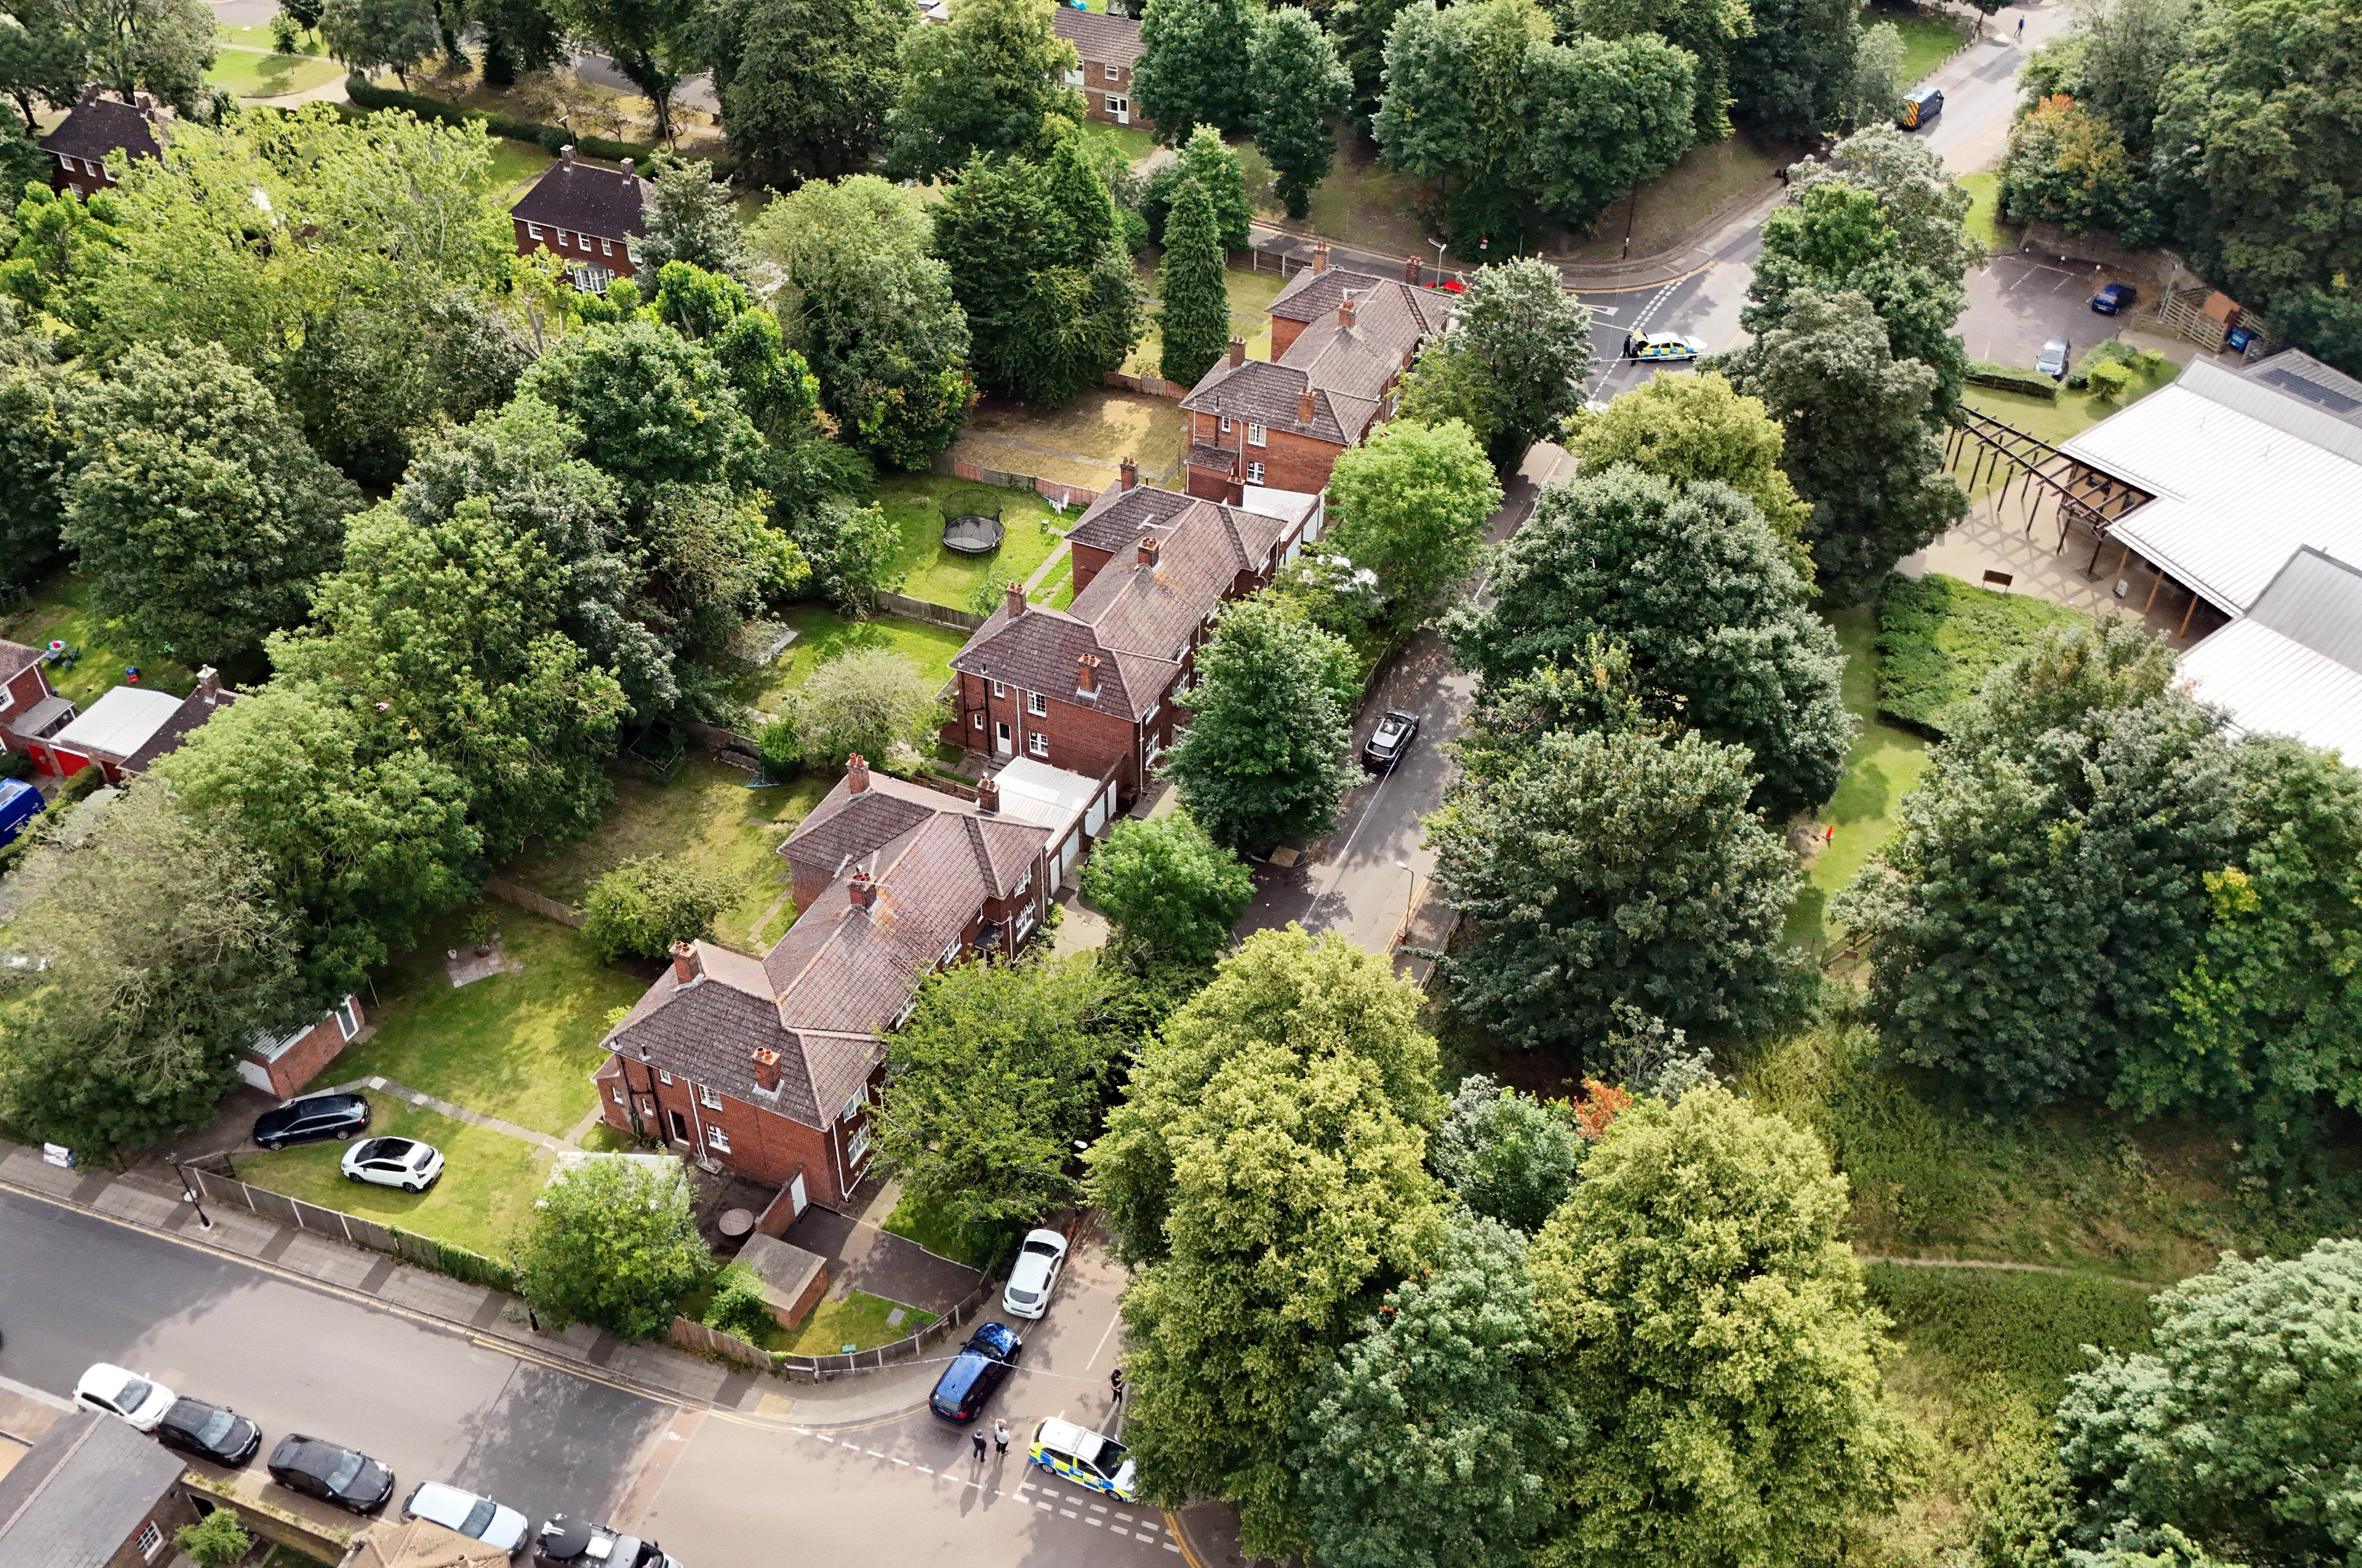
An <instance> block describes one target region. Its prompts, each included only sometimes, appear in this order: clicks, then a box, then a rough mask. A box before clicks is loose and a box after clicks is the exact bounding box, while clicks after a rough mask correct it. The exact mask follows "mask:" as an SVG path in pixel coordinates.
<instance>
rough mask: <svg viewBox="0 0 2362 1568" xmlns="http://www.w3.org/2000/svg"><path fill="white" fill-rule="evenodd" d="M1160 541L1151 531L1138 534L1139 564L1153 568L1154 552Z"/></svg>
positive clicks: (1154, 561)
mask: <svg viewBox="0 0 2362 1568" xmlns="http://www.w3.org/2000/svg"><path fill="white" fill-rule="evenodd" d="M1161 543H1162V542H1161V541H1160V540H1159V539H1158V538H1157V537H1156V535H1154V534H1153V533H1143V534H1142V535H1141V536H1140V564H1141V565H1143V566H1146V567H1149V568H1150V569H1151V570H1153V569H1154V568H1155V565H1156V552H1157V549H1158V547H1159V545H1160V544H1161Z"/></svg>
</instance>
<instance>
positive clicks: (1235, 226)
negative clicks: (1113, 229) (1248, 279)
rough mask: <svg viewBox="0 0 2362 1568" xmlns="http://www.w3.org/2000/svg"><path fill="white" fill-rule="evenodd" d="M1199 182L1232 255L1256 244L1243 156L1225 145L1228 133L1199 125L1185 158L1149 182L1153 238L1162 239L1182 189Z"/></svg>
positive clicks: (1147, 207) (1147, 208)
mask: <svg viewBox="0 0 2362 1568" xmlns="http://www.w3.org/2000/svg"><path fill="white" fill-rule="evenodd" d="M1189 181H1196V182H1197V184H1198V188H1199V189H1200V190H1202V191H1204V192H1206V196H1207V199H1208V200H1209V201H1210V202H1212V203H1214V227H1215V229H1216V231H1217V232H1218V233H1220V236H1222V247H1223V248H1224V249H1226V250H1244V249H1246V248H1247V247H1248V246H1249V245H1250V243H1252V242H1251V239H1250V236H1249V226H1250V225H1252V224H1253V221H1254V204H1253V203H1251V202H1249V201H1248V200H1247V181H1246V176H1245V175H1244V174H1243V173H1242V172H1241V170H1240V169H1239V155H1238V154H1237V153H1235V152H1232V151H1231V149H1230V148H1229V146H1228V145H1227V144H1225V143H1224V142H1223V140H1222V133H1221V132H1220V131H1218V130H1216V129H1215V128H1214V127H1213V126H1198V127H1197V128H1196V129H1195V130H1193V131H1191V132H1190V133H1189V136H1188V139H1187V140H1186V141H1184V142H1182V143H1181V155H1180V156H1179V157H1178V158H1175V159H1173V160H1172V161H1171V162H1169V163H1164V164H1161V165H1159V166H1158V168H1157V170H1156V171H1155V172H1154V173H1153V174H1151V175H1150V176H1149V177H1148V194H1147V197H1146V199H1145V200H1144V201H1143V202H1142V203H1141V212H1142V216H1144V217H1145V218H1146V219H1147V220H1148V225H1149V230H1150V232H1151V234H1152V235H1153V236H1157V237H1160V238H1161V237H1162V236H1163V235H1164V224H1165V221H1166V216H1167V214H1169V213H1170V211H1171V209H1172V206H1173V203H1174V199H1175V197H1176V196H1177V195H1178V194H1179V193H1180V191H1181V187H1182V186H1183V185H1184V184H1186V183H1187V182H1189Z"/></svg>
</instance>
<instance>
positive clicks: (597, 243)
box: [509, 147, 656, 294]
mask: <svg viewBox="0 0 2362 1568" xmlns="http://www.w3.org/2000/svg"><path fill="white" fill-rule="evenodd" d="M655 202H656V187H655V186H653V185H651V184H649V183H648V181H645V180H643V179H641V178H640V177H639V176H638V175H636V174H635V173H633V172H632V160H631V159H628V158H627V159H624V167H623V170H622V172H620V173H619V172H617V171H616V170H612V169H599V168H596V167H594V166H592V165H590V164H588V163H584V162H582V161H580V160H579V159H577V158H576V157H575V156H574V149H573V148H570V147H569V148H560V149H559V151H558V154H557V162H556V163H553V164H551V165H550V166H549V170H548V172H546V173H545V174H544V175H542V177H541V178H540V179H539V180H537V181H534V187H533V189H532V190H530V191H527V192H525V193H524V195H523V196H521V197H519V198H518V199H517V204H516V205H515V206H513V207H512V208H510V209H509V218H510V221H511V222H513V223H514V224H515V225H516V247H517V254H518V255H519V256H531V255H532V254H533V253H534V252H535V251H536V250H548V251H554V252H556V253H557V257H558V258H559V259H560V260H562V261H564V262H565V263H566V264H567V274H566V275H567V276H568V278H569V279H571V280H573V283H574V286H575V287H576V288H577V289H579V290H581V291H583V292H584V293H586V294H602V293H605V292H606V291H607V285H608V284H609V283H612V282H613V281H614V280H616V279H618V278H632V277H636V276H638V274H639V270H640V257H639V244H640V241H641V239H642V238H643V237H645V236H646V234H647V232H648V231H647V220H646V212H647V209H648V208H649V207H650V206H651V205H653V204H654V203H655Z"/></svg>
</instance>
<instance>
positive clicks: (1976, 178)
mask: <svg viewBox="0 0 2362 1568" xmlns="http://www.w3.org/2000/svg"><path fill="white" fill-rule="evenodd" d="M1959 185H1960V189H1961V190H1963V191H1966V192H1968V193H1969V215H1968V216H1967V217H1965V218H1963V219H1961V220H1960V224H1961V226H1962V227H1963V228H1966V229H1967V230H1968V231H1969V232H1970V234H1972V235H1974V236H1977V238H1978V239H1979V240H1980V241H1981V242H1982V243H1983V245H1984V247H1985V249H1986V250H1988V251H1992V252H1999V251H2004V250H2010V249H2014V247H2016V244H2017V238H2016V236H2015V234H2014V232H2013V231H2011V230H2007V229H2004V228H2003V227H2002V225H2001V176H2000V175H1999V174H1996V173H1993V172H1992V171H1991V170H1987V171H1986V172H1984V173H1982V174H1963V175H1961V176H1960V180H1959Z"/></svg>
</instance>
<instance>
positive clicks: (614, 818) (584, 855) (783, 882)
mask: <svg viewBox="0 0 2362 1568" xmlns="http://www.w3.org/2000/svg"><path fill="white" fill-rule="evenodd" d="M753 776H754V775H753V774H751V773H747V772H745V770H744V769H741V768H734V767H730V766H727V765H726V764H724V763H721V762H713V761H712V760H710V759H708V758H706V757H704V756H697V757H694V758H691V759H690V761H688V762H685V763H684V764H683V765H682V767H681V770H680V772H679V773H677V774H675V775H674V777H673V780H672V782H671V783H670V784H657V783H656V782H654V781H653V780H649V779H643V778H637V777H634V776H631V775H619V776H618V777H617V778H616V779H615V802H614V804H613V806H609V807H608V808H607V815H606V816H605V817H603V818H602V819H601V821H600V823H599V827H598V829H597V830H596V831H595V832H593V833H592V834H591V835H590V837H589V838H587V839H582V840H580V841H579V842H577V843H572V844H567V845H563V846H561V847H559V848H557V849H535V850H530V851H528V853H527V855H526V856H525V857H524V858H522V859H520V860H518V861H515V862H514V863H513V864H512V865H510V866H509V868H508V870H507V873H506V874H507V875H508V876H510V877H511V878H513V879H514V880H515V881H517V882H520V883H524V885H525V886H527V887H530V888H532V889H533V890H534V891H535V892H536V893H542V894H547V895H548V896H550V897H551V898H554V899H557V901H558V902H559V903H561V904H571V905H576V906H577V907H579V906H580V905H581V904H582V902H583V900H584V898H585V897H586V896H588V894H590V884H591V883H595V882H597V881H598V880H599V878H600V877H602V876H603V875H604V874H605V873H607V872H610V871H613V869H614V868H615V867H617V866H619V865H621V864H623V863H624V861H630V860H637V859H640V858H641V857H643V856H648V855H661V856H666V857H669V858H675V859H679V860H683V861H689V862H690V864H693V865H695V866H698V867H699V868H701V870H703V871H706V872H710V873H712V875H714V876H717V877H720V878H721V879H722V880H723V881H724V882H726V883H729V884H730V885H731V886H732V887H734V888H735V889H736V890H737V891H738V901H737V903H735V904H734V905H732V906H731V907H730V908H728V909H726V910H724V911H723V913H722V915H721V916H720V917H719V918H718V919H717V920H715V922H714V930H715V933H716V934H717V935H718V936H719V937H720V938H721V939H722V940H723V942H724V943H726V944H728V945H729V946H731V947H734V948H751V947H753V946H754V944H755V932H756V926H757V925H758V924H759V923H760V922H761V921H762V920H763V918H764V916H766V915H767V913H768V912H769V911H770V909H771V906H772V905H774V904H776V903H778V899H779V895H780V894H783V893H785V892H787V890H788V864H787V862H786V861H783V860H781V859H780V858H779V855H778V849H779V845H780V844H781V843H783V842H784V841H785V840H786V839H787V836H788V832H789V829H790V828H794V827H795V825H796V824H797V823H799V822H801V821H802V820H803V819H804V817H805V816H806V815H807V814H809V813H810V812H811V808H812V807H813V806H817V805H819V804H820V800H821V797H822V795H826V794H827V793H828V788H829V785H830V784H831V783H832V782H833V781H831V780H829V779H825V778H820V777H816V776H812V775H810V774H799V775H798V776H797V777H796V778H794V779H792V780H790V781H789V782H788V783H786V784H779V785H777V786H775V787H773V788H770V789H748V788H747V787H746V784H747V781H748V780H749V779H751V778H752V777H753Z"/></svg>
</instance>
